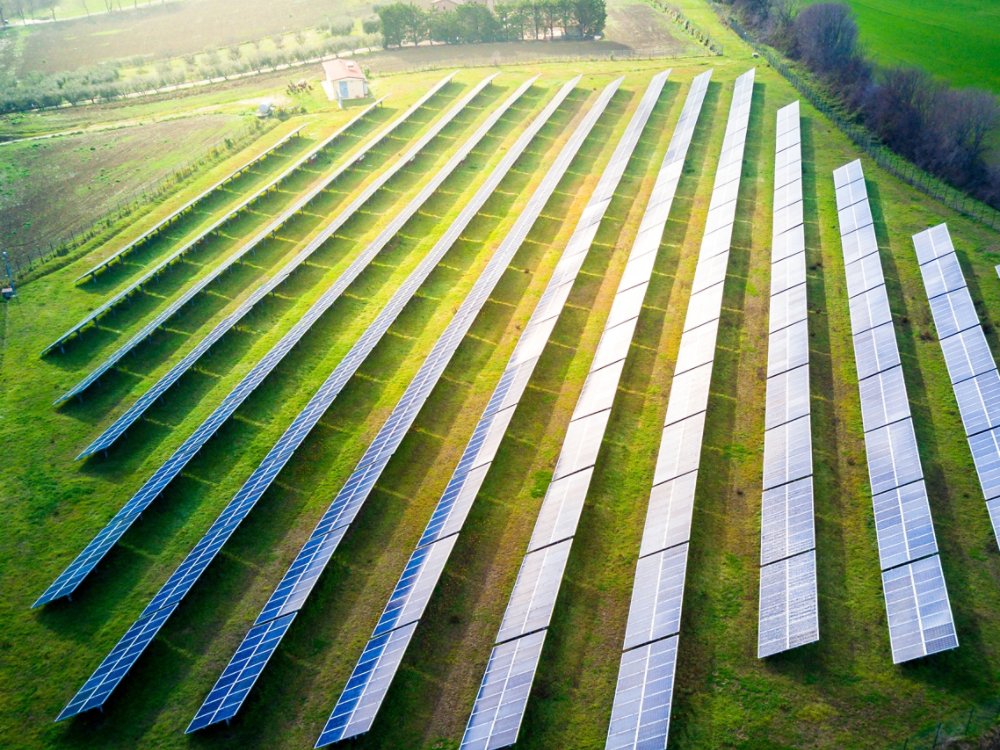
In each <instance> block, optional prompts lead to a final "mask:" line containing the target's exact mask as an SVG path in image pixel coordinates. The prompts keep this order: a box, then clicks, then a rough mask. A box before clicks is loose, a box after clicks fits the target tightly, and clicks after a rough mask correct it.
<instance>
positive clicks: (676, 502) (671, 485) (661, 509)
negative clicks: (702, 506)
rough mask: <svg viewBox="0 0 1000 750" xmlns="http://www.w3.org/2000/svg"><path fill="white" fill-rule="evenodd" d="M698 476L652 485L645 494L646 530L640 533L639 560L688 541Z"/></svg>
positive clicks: (696, 474) (692, 474)
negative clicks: (646, 494) (646, 502)
mask: <svg viewBox="0 0 1000 750" xmlns="http://www.w3.org/2000/svg"><path fill="white" fill-rule="evenodd" d="M697 483H698V472H697V471H692V472H691V473H689V474H684V475H682V476H679V477H677V478H676V479H670V480H668V481H666V482H662V483H660V484H657V485H654V486H653V490H652V492H650V493H649V508H648V510H647V511H646V527H645V528H644V529H643V532H642V546H641V547H640V548H639V556H640V557H644V556H646V555H650V554H652V553H653V552H658V551H660V550H662V549H666V548H667V547H673V546H675V545H677V544H681V543H682V542H686V541H688V539H690V538H691V515H692V513H693V512H694V496H695V487H696V486H697Z"/></svg>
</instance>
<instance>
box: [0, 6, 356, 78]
mask: <svg viewBox="0 0 1000 750" xmlns="http://www.w3.org/2000/svg"><path fill="white" fill-rule="evenodd" d="M370 8H371V5H370V4H369V3H367V2H365V1H364V0H338V2H324V1H323V0H296V1H295V2H281V3H275V2H269V0H178V1H177V2H169V3H165V4H162V5H161V4H158V5H152V6H149V7H139V8H138V9H137V10H132V11H129V12H127V13H124V12H123V13H115V14H110V15H108V14H102V15H99V16H92V17H90V18H78V19H74V20H71V21H66V22H61V23H55V24H39V25H37V26H32V27H29V28H26V29H11V30H8V31H7V32H5V33H6V34H8V35H12V34H14V33H17V34H19V35H23V36H24V40H23V42H22V43H21V44H20V45H18V46H19V47H20V50H19V51H17V53H16V58H14V57H12V56H13V55H14V54H15V51H14V47H13V46H12V45H6V46H4V45H0V70H2V69H5V68H6V69H8V70H15V71H17V73H18V74H19V75H23V74H24V73H26V72H28V71H39V72H43V73H53V72H57V71H63V70H72V69H75V68H80V67H87V66H91V65H97V64H99V63H102V62H107V61H109V60H120V59H124V58H131V57H136V56H138V57H145V58H150V59H161V58H167V57H178V56H181V55H188V54H194V53H196V52H201V51H203V50H207V49H217V48H219V47H226V46H229V45H233V44H239V43H241V42H248V41H253V40H257V39H264V38H266V37H269V36H272V35H274V34H284V33H288V32H293V31H298V30H300V29H308V28H313V27H316V26H321V25H323V24H327V23H329V22H330V21H332V20H334V19H336V18H341V17H344V16H349V17H352V18H358V17H361V16H365V15H368V14H369V13H370V12H371V11H370Z"/></svg>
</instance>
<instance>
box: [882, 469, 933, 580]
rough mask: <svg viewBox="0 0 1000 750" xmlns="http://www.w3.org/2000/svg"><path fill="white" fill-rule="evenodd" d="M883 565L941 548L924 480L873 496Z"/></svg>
mask: <svg viewBox="0 0 1000 750" xmlns="http://www.w3.org/2000/svg"><path fill="white" fill-rule="evenodd" d="M872 507H873V509H874V511H875V533H876V534H877V536H878V554H879V559H880V561H881V566H882V569H883V570H885V569H886V568H892V567H895V566H896V565H901V564H902V563H905V562H909V561H911V560H915V559H917V558H919V557H926V556H927V555H932V554H934V553H935V552H937V540H936V539H935V536H934V525H933V524H932V523H931V509H930V505H929V504H928V502H927V488H926V486H925V485H924V482H923V480H920V481H918V482H912V483H910V484H905V485H903V486H902V487H897V488H895V489H892V490H889V491H888V492H882V493H880V494H878V495H875V496H874V497H872Z"/></svg>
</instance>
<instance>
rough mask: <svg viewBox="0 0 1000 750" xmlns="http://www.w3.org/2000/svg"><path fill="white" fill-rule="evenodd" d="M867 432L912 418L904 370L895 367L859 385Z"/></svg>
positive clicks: (862, 413)
mask: <svg viewBox="0 0 1000 750" xmlns="http://www.w3.org/2000/svg"><path fill="white" fill-rule="evenodd" d="M858 388H859V390H860V391H861V421H862V423H863V424H864V429H865V432H867V431H869V430H874V429H875V428H877V427H882V426H884V425H887V424H889V423H890V422H898V421H899V420H901V419H906V418H908V417H909V416H910V404H909V401H907V399H906V382H905V381H904V380H903V368H902V367H893V368H891V369H889V370H883V371H882V372H880V373H878V374H876V375H872V376H871V377H870V378H865V379H864V380H862V381H860V382H859V383H858Z"/></svg>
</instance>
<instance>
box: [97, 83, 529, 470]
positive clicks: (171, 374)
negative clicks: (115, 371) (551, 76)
mask: <svg viewBox="0 0 1000 750" xmlns="http://www.w3.org/2000/svg"><path fill="white" fill-rule="evenodd" d="M534 80H535V79H532V80H531V81H528V82H526V83H525V84H523V85H522V86H521V87H520V88H519V89H518V90H517V92H516V94H517V96H515V97H514V99H516V98H518V97H519V96H520V95H521V94H523V93H524V91H525V90H527V88H528V87H530V85H531V83H532V82H533V81H534ZM512 101H513V99H512V100H510V101H508V102H507V103H506V104H505V105H504V106H501V107H499V108H497V109H496V110H494V111H493V112H492V113H491V114H490V116H489V117H488V118H487V120H486V121H485V122H484V123H483V124H482V125H481V126H480V127H479V128H478V129H477V131H476V133H475V134H474V135H473V136H472V137H471V138H469V139H468V140H467V141H466V142H465V143H464V144H463V145H462V146H461V147H460V149H459V151H458V152H456V153H455V154H454V155H453V156H452V157H451V158H450V159H449V160H448V162H447V163H446V164H445V166H444V167H442V168H441V169H440V170H439V171H438V172H437V173H436V175H435V176H434V177H432V179H431V180H430V181H429V182H428V183H427V184H425V185H424V187H423V188H421V190H420V192H419V193H418V194H417V195H416V196H415V197H414V198H413V199H412V200H411V201H410V202H409V203H408V204H407V206H406V207H405V208H404V209H403V210H402V211H400V212H399V213H398V214H396V215H395V216H394V217H393V218H392V220H391V221H389V222H388V223H387V224H386V225H385V226H384V227H383V229H382V231H381V232H380V233H379V235H378V237H376V238H375V239H374V240H373V241H372V242H371V243H370V244H369V245H368V246H367V248H366V249H365V250H364V252H362V253H361V254H360V255H359V256H358V257H357V258H355V260H354V261H352V263H351V265H350V266H349V267H348V269H347V270H345V271H344V273H343V274H342V275H341V276H340V277H339V278H338V279H337V280H336V282H334V285H333V286H332V287H331V288H330V289H329V290H328V291H327V292H326V293H325V294H324V295H323V296H322V297H321V298H320V300H319V301H317V303H316V304H314V305H313V308H312V309H311V310H310V313H307V316H309V317H310V320H314V319H315V318H317V317H318V316H319V315H322V313H323V312H325V311H326V310H327V309H328V308H329V307H330V306H331V305H332V304H333V303H334V302H336V301H337V300H338V299H339V298H340V297H341V295H342V294H343V292H344V291H345V290H346V289H347V288H348V287H349V286H350V284H351V283H353V282H354V280H355V279H356V278H357V277H358V275H360V273H361V272H362V271H363V270H364V269H365V268H367V267H368V265H369V264H370V263H371V262H372V260H373V259H374V258H375V257H376V256H377V255H378V254H379V253H380V252H381V251H382V250H383V249H384V248H385V246H386V245H387V244H388V242H389V241H390V240H391V239H392V238H393V237H394V236H395V235H396V234H397V233H398V232H399V231H400V230H401V229H402V228H403V227H404V225H405V224H406V223H407V222H408V221H409V220H410V219H411V218H412V217H413V216H414V214H416V213H417V211H419V210H420V207H421V206H422V205H423V204H424V203H425V202H426V201H427V200H428V199H430V197H431V196H432V195H433V194H434V193H435V192H436V191H437V190H438V188H439V187H440V186H441V184H442V183H443V182H444V181H445V179H447V177H448V176H449V175H450V174H451V173H452V172H453V171H454V170H455V169H457V168H458V167H459V166H460V165H461V163H462V162H463V161H464V160H465V158H467V157H468V155H469V154H470V153H472V151H473V150H474V149H475V148H476V146H477V145H478V144H479V142H480V141H481V139H482V138H483V136H485V134H486V133H487V132H488V131H489V130H490V128H491V127H492V126H493V125H494V124H495V123H496V121H497V120H498V119H499V118H500V117H501V116H502V115H503V114H505V113H506V112H507V110H508V108H509V105H510V104H511V102H512ZM412 153H415V152H411V155H412ZM362 203H363V201H362V202H361V203H356V205H357V206H360V205H361V204H362ZM342 216H343V217H344V221H346V220H347V219H348V218H350V215H349V214H348V213H347V212H344V213H343V214H342ZM339 223H340V222H339V221H337V222H335V224H337V225H338V226H339ZM331 236H332V235H331ZM319 244H322V243H318V244H316V243H315V242H314V243H310V245H309V246H307V247H306V249H305V250H303V251H302V253H301V254H300V255H299V256H297V257H296V258H294V259H293V260H292V261H291V262H289V264H288V265H287V266H286V268H285V269H283V270H282V271H280V272H279V273H278V274H276V275H275V276H274V277H273V278H272V279H271V280H270V281H268V282H266V283H265V284H264V285H262V286H261V287H259V288H258V289H257V290H256V291H254V293H253V294H252V295H250V297H248V298H247V300H246V301H245V302H244V303H243V304H242V305H240V307H239V308H237V309H236V310H234V311H233V312H232V313H230V314H229V315H228V316H227V317H225V318H224V319H223V320H221V321H220V322H219V323H218V324H217V325H216V326H215V327H214V328H213V329H212V330H211V331H209V332H208V334H206V335H205V337H204V338H203V339H202V340H201V341H199V342H198V343H197V344H196V345H195V346H194V348H193V349H191V351H189V352H188V353H187V354H186V355H185V356H184V357H183V358H181V360H180V361H179V362H177V364H175V365H174V366H173V367H171V368H170V370H168V371H167V372H166V373H165V374H164V375H163V376H162V377H161V378H160V379H159V380H158V381H157V382H156V383H154V384H153V386H152V387H151V388H150V389H149V390H148V391H146V393H144V394H143V395H142V396H140V397H139V398H138V399H137V400H136V402H135V403H134V404H133V405H132V406H131V407H129V408H128V409H127V410H126V411H125V412H124V413H123V414H122V415H121V416H120V417H118V419H116V420H115V421H114V422H113V423H112V424H111V425H110V426H109V427H108V428H107V429H106V430H105V431H104V432H103V433H102V434H101V435H100V436H98V438H97V439H96V440H94V441H93V442H92V443H91V444H90V445H89V446H87V448H86V449H85V450H84V451H83V452H81V454H80V456H79V457H80V458H82V457H85V456H89V455H92V454H94V453H96V452H98V451H101V450H107V449H108V448H109V447H111V445H113V444H114V443H115V442H116V441H117V440H118V439H119V438H120V437H121V436H122V435H123V434H124V433H125V431H126V430H127V429H128V428H129V427H130V426H131V425H132V424H133V423H134V422H135V421H136V420H137V419H138V418H139V417H140V416H142V414H144V413H145V412H146V410H147V409H149V407H150V406H152V405H153V403H154V402H155V401H156V400H157V399H158V398H160V397H161V396H162V395H163V394H164V393H165V392H166V391H167V390H168V389H169V388H170V387H171V386H172V385H173V384H174V383H176V382H177V381H178V380H179V379H180V378H181V376H182V375H183V374H184V373H185V372H187V371H188V370H189V369H190V368H191V367H193V366H194V364H195V363H196V362H197V361H198V360H199V359H200V358H201V357H202V356H203V355H204V354H205V352H207V351H208V350H209V349H210V348H211V347H212V346H214V345H215V343H216V342H217V341H218V340H219V339H220V338H222V337H223V336H224V335H225V334H226V333H227V332H228V331H230V330H231V329H232V328H233V327H234V326H235V325H237V324H238V323H239V321H240V320H242V319H243V317H245V316H246V315H247V314H248V313H249V312H250V310H251V309H252V308H253V307H254V305H256V304H257V303H258V302H259V301H260V300H262V299H263V298H264V297H266V296H267V295H268V294H270V293H271V292H272V291H274V289H275V288H276V287H277V286H278V285H279V284H280V283H281V282H282V281H284V279H285V278H287V276H288V275H289V274H290V273H291V272H292V271H293V270H294V268H295V267H297V266H298V265H299V264H300V263H301V262H304V260H305V257H306V256H307V254H311V253H312V252H313V251H314V250H315V249H316V248H318V247H319ZM286 271H287V272H286ZM303 320H305V318H303ZM301 332H302V333H304V330H302V331H301ZM296 340H297V339H296ZM291 343H294V342H291ZM273 364H277V362H276V361H275V362H274V363H273Z"/></svg>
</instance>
